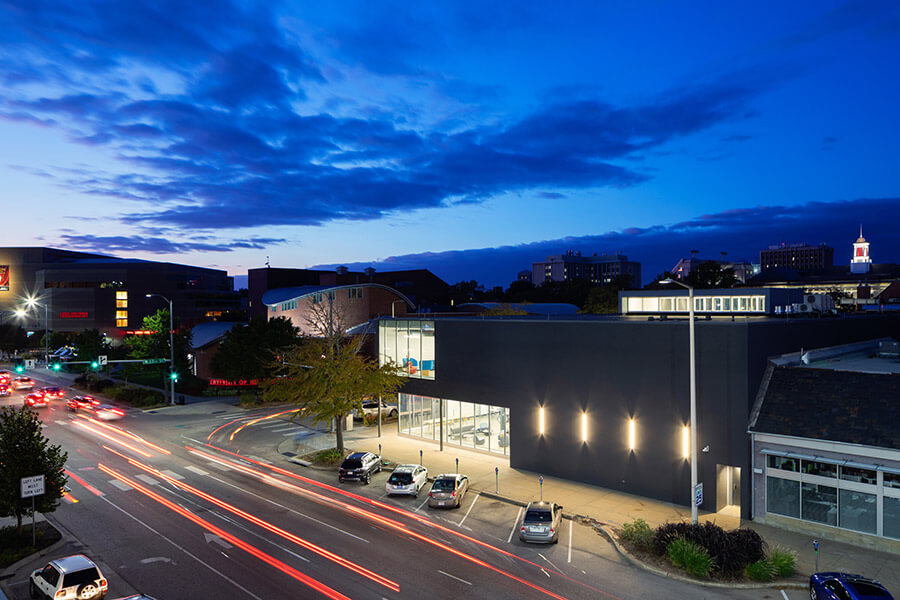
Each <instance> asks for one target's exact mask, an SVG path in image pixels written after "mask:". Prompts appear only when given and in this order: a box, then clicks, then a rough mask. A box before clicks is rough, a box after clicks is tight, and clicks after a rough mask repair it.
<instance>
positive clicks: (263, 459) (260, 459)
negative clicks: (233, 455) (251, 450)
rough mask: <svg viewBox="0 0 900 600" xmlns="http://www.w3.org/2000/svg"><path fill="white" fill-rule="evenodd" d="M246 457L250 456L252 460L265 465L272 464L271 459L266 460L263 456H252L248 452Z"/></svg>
mask: <svg viewBox="0 0 900 600" xmlns="http://www.w3.org/2000/svg"><path fill="white" fill-rule="evenodd" d="M247 458H252V459H253V460H255V461H257V462H261V463H265V464H267V465H270V464H272V461H269V460H266V459H265V458H260V457H258V456H253V455H252V454H248V455H247Z"/></svg>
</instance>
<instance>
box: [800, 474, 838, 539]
mask: <svg viewBox="0 0 900 600" xmlns="http://www.w3.org/2000/svg"><path fill="white" fill-rule="evenodd" d="M805 463H806V461H804V464H805ZM800 491H801V500H802V503H801V517H802V518H803V519H804V520H806V521H815V522H816V523H825V524H826V525H837V488H834V487H831V486H827V485H819V484H818V483H803V484H801V487H800Z"/></svg>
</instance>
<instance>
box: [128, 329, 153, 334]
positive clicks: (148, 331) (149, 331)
mask: <svg viewBox="0 0 900 600" xmlns="http://www.w3.org/2000/svg"><path fill="white" fill-rule="evenodd" d="M154 333H156V332H155V331H153V330H152V329H129V330H126V331H125V335H153V334H154Z"/></svg>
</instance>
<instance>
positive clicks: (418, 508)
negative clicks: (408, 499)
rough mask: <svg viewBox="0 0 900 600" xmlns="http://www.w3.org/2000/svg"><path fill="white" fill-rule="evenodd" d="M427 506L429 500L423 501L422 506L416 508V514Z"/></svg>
mask: <svg viewBox="0 0 900 600" xmlns="http://www.w3.org/2000/svg"><path fill="white" fill-rule="evenodd" d="M426 504H428V498H425V499H424V500H422V504H420V505H419V506H417V507H416V510H415V512H419V511H420V510H421V509H422V507H423V506H425V505H426Z"/></svg>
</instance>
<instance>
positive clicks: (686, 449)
mask: <svg viewBox="0 0 900 600" xmlns="http://www.w3.org/2000/svg"><path fill="white" fill-rule="evenodd" d="M681 456H682V458H685V459H688V458H690V457H691V428H690V427H688V426H687V425H685V426H684V427H682V428H681Z"/></svg>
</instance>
